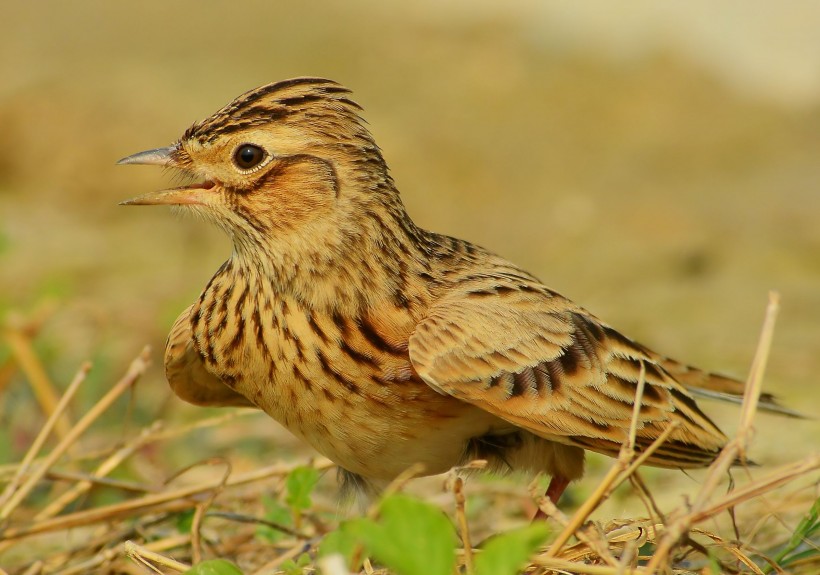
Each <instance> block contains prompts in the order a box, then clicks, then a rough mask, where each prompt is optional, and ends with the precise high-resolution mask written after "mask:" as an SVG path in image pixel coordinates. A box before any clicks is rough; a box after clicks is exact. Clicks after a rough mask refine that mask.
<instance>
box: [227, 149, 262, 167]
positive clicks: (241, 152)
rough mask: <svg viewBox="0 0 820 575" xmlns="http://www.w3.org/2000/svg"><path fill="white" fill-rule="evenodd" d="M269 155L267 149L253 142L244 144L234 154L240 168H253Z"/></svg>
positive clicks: (234, 159) (235, 161)
mask: <svg viewBox="0 0 820 575" xmlns="http://www.w3.org/2000/svg"><path fill="white" fill-rule="evenodd" d="M266 157H267V153H266V152H265V150H263V149H262V148H260V147H259V146H254V145H253V144H242V145H241V146H239V147H238V148H237V149H236V152H234V154H233V161H234V163H235V164H236V167H237V168H239V169H240V170H252V169H253V168H255V167H257V166H258V165H259V164H261V163H262V161H263V160H264V159H265V158H266Z"/></svg>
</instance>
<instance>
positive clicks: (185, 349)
mask: <svg viewBox="0 0 820 575" xmlns="http://www.w3.org/2000/svg"><path fill="white" fill-rule="evenodd" d="M192 307H193V306H189V307H188V309H186V310H185V311H184V312H182V314H180V316H179V317H178V318H177V320H176V322H175V323H174V327H172V328H171V333H170V334H169V335H168V342H167V343H166V345H165V377H166V378H168V383H169V384H170V385H171V389H173V390H174V393H175V394H176V395H177V396H179V398H180V399H184V400H185V401H187V402H188V403H193V404H194V405H209V406H218V407H226V406H236V407H252V406H253V404H252V403H251V402H250V401H248V400H247V399H246V398H245V396H243V395H240V394H238V393H237V392H235V391H234V390H232V389H231V388H229V387H228V386H226V385H225V384H224V383H222V380H221V379H219V378H218V377H217V376H215V375H213V374H212V373H210V372H208V371H207V370H206V369H205V365H204V364H203V363H202V358H201V357H200V355H199V353H197V351H196V349H195V348H194V342H193V339H192V337H191V320H190V315H191V308H192Z"/></svg>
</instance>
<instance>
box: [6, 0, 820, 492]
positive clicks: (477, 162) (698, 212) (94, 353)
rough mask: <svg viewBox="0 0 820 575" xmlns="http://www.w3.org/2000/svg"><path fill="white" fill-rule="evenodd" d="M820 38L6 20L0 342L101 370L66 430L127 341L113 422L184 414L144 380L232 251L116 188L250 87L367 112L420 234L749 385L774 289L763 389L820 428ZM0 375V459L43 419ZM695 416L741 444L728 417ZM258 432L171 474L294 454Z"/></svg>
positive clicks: (801, 30)
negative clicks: (344, 94)
mask: <svg viewBox="0 0 820 575" xmlns="http://www.w3.org/2000/svg"><path fill="white" fill-rule="evenodd" d="M819 26H820V8H818V5H817V4H816V3H814V2H798V1H795V2H789V3H786V4H783V3H776V4H775V3H769V2H765V1H763V0H754V1H748V0H747V1H744V2H740V1H732V2H723V3H720V5H715V4H714V3H712V2H707V1H695V2H687V3H685V4H684V3H675V4H665V3H664V4H658V3H655V2H652V1H651V0H640V1H635V2H631V3H630V4H629V7H628V8H625V7H624V6H618V7H617V9H616V7H615V6H614V5H613V4H611V3H609V2H605V1H596V2H585V3H569V2H536V1H535V0H532V1H523V0H522V1H512V2H504V3H500V2H490V1H475V0H473V1H466V0H462V1H456V2H448V3H447V4H446V5H443V3H439V2H434V1H432V0H423V1H416V2H413V3H401V4H399V3H389V4H388V3H384V2H377V1H376V0H353V1H347V2H321V3H319V2H311V3H298V2H288V3H285V2H270V1H259V0H248V1H245V2H242V3H228V2H193V1H185V2H182V1H180V2H166V1H157V0H146V1H142V2H139V3H136V4H129V5H126V4H124V3H114V2H104V1H101V0H100V1H92V0H88V1H83V2H73V3H64V2H57V1H55V0H51V1H42V2H36V3H35V2H7V3H5V5H4V7H3V18H2V20H1V21H0V78H2V82H0V214H1V215H2V218H0V321H2V325H5V326H7V327H14V326H19V325H21V324H22V323H25V322H26V321H31V320H32V319H36V318H40V317H42V318H45V321H44V323H43V324H42V326H41V328H40V329H39V332H38V334H37V336H36V338H35V339H34V342H35V349H36V351H37V353H38V355H39V357H40V358H41V360H42V361H43V364H44V366H45V369H46V372H47V375H48V376H49V377H50V378H51V379H52V380H53V381H54V382H55V386H56V387H57V388H59V389H62V388H64V387H65V385H66V384H67V382H68V381H69V380H70V378H71V376H72V375H73V373H74V372H75V370H76V369H77V367H78V365H79V364H80V362H81V361H82V360H84V359H91V360H93V361H94V365H95V367H94V371H93V372H92V374H91V378H90V380H89V385H87V386H85V387H84V389H83V391H82V392H81V394H80V398H79V401H78V404H77V405H75V406H73V408H72V410H73V414H74V415H75V417H76V415H81V414H82V413H83V410H84V409H87V407H88V406H90V405H91V404H92V403H93V402H94V401H96V399H97V398H98V397H99V396H100V395H101V394H102V393H103V392H104V391H105V390H106V389H107V388H108V387H110V386H111V385H112V383H113V382H114V381H115V380H116V378H117V377H119V375H120V374H121V373H122V372H123V371H124V369H125V367H126V366H127V363H128V361H130V359H131V358H133V357H134V356H135V355H136V354H137V353H138V352H139V350H140V349H141V348H142V346H143V345H145V344H150V345H151V346H153V348H154V352H153V356H154V358H155V365H154V368H153V370H152V371H151V372H150V374H149V375H148V376H147V377H146V378H144V380H143V381H142V382H141V385H140V386H139V388H138V389H137V392H136V395H135V397H134V398H133V400H132V402H131V404H130V407H129V408H128V411H127V414H128V416H127V417H128V419H129V420H130V421H134V422H135V423H136V424H138V425H142V424H144V423H146V422H148V421H151V420H153V419H156V418H164V419H170V420H180V419H181V420H185V419H190V418H198V417H202V416H203V414H205V413H206V412H207V410H203V409H200V408H194V407H191V406H187V405H185V404H183V403H182V402H180V401H178V400H176V399H174V398H172V397H171V394H170V391H169V390H168V388H167V385H166V383H165V381H164V378H163V375H162V372H161V369H160V368H159V367H158V366H161V356H162V349H163V346H164V341H165V337H166V334H167V333H168V330H169V328H170V326H171V324H172V323H173V321H174V319H175V318H176V316H177V314H178V313H179V312H180V311H182V310H183V309H184V308H185V307H186V306H187V305H188V304H189V303H191V302H192V301H193V300H194V299H195V298H196V297H197V295H198V294H199V292H200V290H201V289H202V288H203V287H204V285H205V283H206V282H207V280H208V279H209V278H210V276H211V275H212V274H213V273H214V272H215V270H216V269H217V267H218V266H219V264H220V263H221V262H222V261H224V260H225V259H226V258H227V257H228V255H229V254H230V249H231V248H230V245H229V242H228V241H227V239H226V238H225V237H223V236H222V235H221V234H220V233H219V232H218V231H217V230H215V229H212V228H210V227H209V226H208V225H206V224H204V223H203V222H199V221H196V220H193V219H185V218H179V217H176V216H174V215H172V214H171V213H170V212H169V211H168V210H165V209H162V208H155V209H151V208H125V207H120V206H118V205H117V203H118V202H119V201H121V200H123V199H126V198H129V197H131V196H134V195H137V194H140V193H143V192H147V191H150V190H154V189H158V188H160V187H162V186H165V185H166V184H167V182H168V181H169V175H168V174H163V173H162V171H161V170H156V169H151V168H140V167H130V166H128V167H118V166H115V165H114V164H115V162H116V160H117V159H119V158H121V157H123V156H126V155H128V154H131V153H133V152H136V151H140V150H144V149H147V148H153V147H158V146H163V145H167V144H169V143H171V142H173V141H174V140H175V139H176V138H177V137H178V136H179V135H180V134H181V133H182V132H183V130H184V129H185V128H186V127H187V126H189V125H190V124H191V123H192V122H194V121H196V120H199V119H201V118H203V117H206V116H208V115H209V114H211V113H212V112H214V111H216V110H217V109H218V108H219V107H221V106H222V105H224V104H225V103H227V102H228V101H230V100H231V99H232V98H234V97H235V96H237V95H239V94H240V93H242V92H244V91H246V90H248V89H250V88H253V87H255V86H258V85H261V84H265V83H268V82H271V81H275V80H280V79H285V78H288V77H293V76H301V75H316V76H326V77H329V78H332V79H335V80H337V81H339V82H341V83H343V84H345V85H346V86H348V87H349V88H351V89H353V91H354V96H355V99H356V100H357V101H358V102H359V103H360V104H361V105H362V106H364V108H365V117H366V118H367V120H368V121H369V123H370V126H371V128H372V131H373V133H374V134H375V137H376V139H377V141H378V142H379V143H380V145H381V147H382V149H383V150H384V153H385V156H386V158H387V160H388V162H389V163H390V165H391V167H392V171H393V175H394V177H395V179H396V182H397V184H398V186H399V189H400V190H401V191H402V195H403V198H404V200H405V202H406V204H407V206H408V209H409V212H410V214H411V215H412V216H413V217H414V219H415V220H416V221H417V222H418V223H419V224H421V225H423V226H424V227H427V228H430V229H433V230H436V231H440V232H445V233H448V234H451V235H455V236H459V237H463V238H467V239H470V240H472V241H475V242H477V243H479V244H482V245H484V246H487V247H489V248H491V249H492V250H494V251H496V252H498V253H501V254H502V255H504V256H507V257H508V258H510V259H512V260H514V261H516V262H517V263H519V264H521V265H522V266H524V267H525V268H526V269H528V270H530V271H531V272H533V273H535V274H536V275H538V276H540V277H541V278H542V279H543V280H544V281H545V283H547V284H548V285H549V286H551V287H553V288H554V289H556V290H558V291H560V292H561V293H563V294H565V295H567V296H569V297H571V298H572V299H574V300H575V301H577V302H579V303H581V304H583V305H584V306H585V307H587V308H588V309H589V310H591V311H592V312H593V313H595V314H597V315H598V316H599V317H601V318H603V319H604V320H606V321H608V322H609V323H611V324H613V325H615V326H616V327H618V328H619V329H621V330H622V331H623V332H624V333H626V334H627V335H630V336H631V337H633V338H635V339H637V340H638V341H641V342H643V343H645V344H647V345H650V346H652V347H653V348H655V349H657V350H658V351H660V352H663V353H665V354H668V355H670V356H672V357H676V358H679V359H681V360H685V361H688V362H691V363H694V364H697V365H701V366H704V367H707V368H710V369H713V370H718V371H722V372H725V373H729V374H734V375H737V376H740V377H743V376H745V374H746V372H747V370H748V367H749V365H750V362H751V358H752V355H753V352H754V348H755V345H756V341H757V337H758V332H759V327H760V325H761V321H762V318H763V313H764V308H765V305H766V299H767V292H768V291H769V290H772V289H776V290H778V291H779V292H780V293H781V294H782V312H781V315H780V317H779V320H778V326H777V331H776V335H775V342H774V346H773V349H772V356H771V360H770V367H769V370H768V377H767V382H766V388H767V389H769V390H771V391H773V392H775V393H777V394H778V395H780V396H781V397H782V398H783V400H784V401H785V402H786V403H787V404H789V405H791V406H794V407H797V408H799V409H801V410H803V411H805V412H808V413H812V414H814V415H820V408H819V407H818V404H820V401H818V399H819V398H820V386H819V385H818V374H819V373H820V353H818V349H819V345H818V344H820V161H818V159H819V158H820V34H817V30H818V27H819ZM0 365H1V366H4V367H3V369H2V370H0V386H1V387H2V388H3V389H2V400H1V401H2V403H1V404H0V405H1V407H0V462H3V461H5V462H8V461H16V460H18V459H19V458H20V456H21V454H22V453H23V452H24V450H25V449H26V448H27V446H28V445H29V444H30V442H31V439H32V437H33V436H34V434H36V432H37V431H38V430H39V428H40V426H41V425H42V422H43V419H44V416H43V415H42V410H41V409H40V408H39V407H38V404H37V402H36V401H35V400H34V397H33V394H32V391H31V389H30V388H29V387H28V386H27V385H26V384H25V377H24V376H23V375H22V374H21V373H20V372H19V370H17V369H15V368H14V357H13V354H12V350H11V348H10V347H9V346H8V345H7V343H5V342H4V343H0ZM711 408H712V406H710V409H711ZM123 413H126V408H125V407H123V408H122V410H121V411H120V412H119V415H118V416H114V415H112V416H109V420H108V423H110V424H112V425H114V424H116V425H120V426H121V424H122V420H123V415H122V414H123ZM713 413H717V415H716V417H718V419H719V421H720V423H721V425H722V426H723V427H725V428H726V429H727V430H731V429H732V426H733V423H734V421H735V420H736V419H737V412H736V410H734V409H733V408H720V407H715V409H713ZM253 421H254V422H255V423H254V425H255V426H256V427H255V428H254V429H255V430H256V434H255V435H254V434H253V433H251V434H245V433H244V432H243V434H242V435H240V434H239V433H238V431H237V429H238V428H236V427H226V428H224V429H222V430H220V432H219V433H218V434H216V433H212V434H211V435H209V436H208V437H207V438H206V439H207V441H201V442H197V443H196V444H193V443H188V444H185V445H184V446H180V447H178V448H177V451H175V452H173V453H172V457H174V458H175V459H174V465H175V466H183V465H187V464H188V463H190V462H192V461H193V460H195V459H196V458H197V457H206V456H208V455H209V454H212V453H230V454H233V456H234V457H237V458H238V457H240V454H241V453H251V454H253V456H254V457H256V458H257V459H259V458H275V457H280V456H282V455H281V454H282V453H289V451H288V450H293V451H294V452H298V450H299V447H298V446H297V445H296V444H295V440H292V439H290V438H289V436H288V435H287V434H285V433H283V432H281V431H279V430H276V431H274V429H275V426H274V424H273V423H272V422H270V421H269V420H267V419H265V418H263V417H258V418H255V419H254V420H253ZM105 425H106V421H105V419H104V420H103V421H102V422H101V423H100V424H99V425H98V426H97V428H95V429H96V430H97V431H98V432H102V434H103V435H105V427H104V426H105ZM100 426H102V427H100ZM758 430H759V433H758V435H757V444H756V448H755V451H754V452H753V456H754V457H755V458H756V459H757V460H759V461H761V462H764V463H767V464H769V463H772V464H774V463H782V462H785V461H789V460H791V459H794V458H796V457H799V456H801V455H805V454H806V453H810V452H812V451H816V449H817V446H818V440H817V438H818V437H820V426H818V423H817V422H814V421H807V422H792V421H788V422H786V423H785V424H784V421H783V420H781V419H776V418H772V417H767V416H761V417H760V418H759V419H758ZM115 433H118V432H115ZM203 433H204V432H203ZM209 433H211V432H209ZM240 437H242V438H244V439H243V441H238V439H239V438H240ZM271 438H273V439H271ZM203 446H204V447H203ZM200 449H201V451H200ZM243 450H245V451H243ZM302 453H306V452H304V451H303V452H302ZM158 457H159V456H158ZM596 461H597V460H595V459H594V458H593V470H594V469H595V467H596V465H599V466H600V465H607V464H604V463H596ZM138 472H144V473H148V472H147V471H144V470H142V471H139V470H138ZM653 473H654V472H653ZM657 476H658V477H660V479H658V481H665V482H667V483H668V484H673V483H679V484H682V485H686V486H688V488H692V489H694V488H696V487H697V484H696V483H695V482H693V481H691V479H689V478H687V477H684V476H683V475H682V474H676V473H671V472H658V475H657ZM579 489H583V488H582V487H579Z"/></svg>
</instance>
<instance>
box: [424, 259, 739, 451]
mask: <svg viewBox="0 0 820 575" xmlns="http://www.w3.org/2000/svg"><path fill="white" fill-rule="evenodd" d="M409 353H410V360H411V362H412V364H413V367H414V369H415V370H416V372H417V373H418V374H419V375H420V376H421V378H422V379H423V380H424V381H425V382H426V383H427V384H428V385H430V386H431V387H433V388H435V389H437V390H439V391H441V392H443V393H446V394H449V395H452V396H453V397H456V398H458V399H460V400H463V401H466V402H469V403H472V404H474V405H476V406H478V407H480V408H482V409H484V410H486V411H489V412H490V413H493V414H494V415H497V416H498V417H501V418H503V419H505V420H507V421H510V422H511V423H514V424H515V425H517V426H519V427H522V428H524V429H526V430H528V431H530V432H532V433H534V434H536V435H540V436H542V437H545V438H547V439H552V440H555V441H562V442H565V443H569V444H571V445H578V446H580V447H583V448H586V449H590V450H593V451H598V452H602V453H606V454H609V455H614V454H617V453H618V451H619V449H620V447H621V444H622V443H624V442H625V441H626V440H627V437H628V433H629V426H630V421H631V418H632V411H633V405H634V400H635V393H636V390H637V383H638V379H639V377H640V372H641V365H643V367H644V370H645V388H644V394H643V401H642V402H641V408H640V412H639V418H638V428H637V436H636V444H637V447H638V449H640V448H645V447H647V446H648V445H649V444H650V443H651V442H652V441H653V440H654V439H655V438H657V437H658V436H659V435H660V433H662V432H663V430H664V429H665V428H666V427H668V426H669V425H670V423H671V422H673V421H676V422H678V424H679V427H678V428H677V429H676V430H675V431H674V432H672V434H671V436H670V438H669V439H668V440H667V442H666V443H665V444H664V446H662V447H661V448H660V449H659V450H658V451H656V453H655V455H654V456H653V457H652V458H650V460H648V462H649V463H652V464H654V465H659V466H665V467H698V466H703V465H706V464H708V463H709V462H710V461H712V460H713V459H714V457H715V456H716V454H717V452H718V451H719V450H720V448H721V447H722V446H723V445H724V443H725V442H726V437H725V436H724V435H723V434H722V433H721V431H720V430H719V429H718V428H717V427H716V426H715V425H714V424H713V423H712V422H711V421H710V420H709V418H708V417H707V416H706V415H704V414H703V413H702V412H701V411H700V409H699V408H698V406H697V405H696V404H695V402H694V400H693V399H692V397H691V396H690V395H689V393H688V392H687V391H686V389H685V388H684V387H683V386H681V385H680V384H679V383H678V382H676V381H675V379H674V378H673V377H672V376H671V375H670V374H669V373H668V372H667V371H666V370H664V369H663V367H661V366H660V365H659V364H658V363H656V362H655V361H654V360H653V358H652V356H651V352H649V350H646V349H645V348H643V347H642V346H640V345H639V344H636V343H634V342H632V341H631V340H629V339H628V338H626V337H624V336H623V335H621V334H620V333H618V332H617V331H615V330H613V329H612V328H610V327H608V326H606V325H605V324H603V323H601V322H600V321H598V320H597V319H596V318H595V317H593V316H591V315H590V314H588V313H586V312H585V311H584V310H583V309H582V308H579V307H578V306H575V305H574V304H572V302H570V301H569V300H567V299H565V298H563V297H562V296H560V295H558V294H556V293H554V292H552V291H550V290H549V289H547V288H546V287H544V286H542V285H540V284H537V283H535V282H532V281H530V280H528V279H524V278H515V277H511V276H508V275H503V274H502V275H499V276H498V277H490V276H483V277H482V281H481V282H478V285H476V282H473V283H471V284H469V285H465V286H462V287H460V288H456V289H455V290H453V291H451V292H450V293H449V294H448V295H446V296H444V297H442V298H441V299H440V300H438V301H437V302H436V303H434V304H433V306H432V307H431V308H430V310H429V313H428V315H427V316H426V317H425V318H424V319H423V320H422V321H421V322H420V323H419V325H418V326H417V328H416V330H415V331H414V333H413V334H412V336H411V337H410V341H409Z"/></svg>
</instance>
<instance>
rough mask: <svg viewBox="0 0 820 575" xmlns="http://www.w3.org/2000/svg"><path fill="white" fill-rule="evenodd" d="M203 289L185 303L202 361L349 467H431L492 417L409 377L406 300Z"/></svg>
mask: <svg viewBox="0 0 820 575" xmlns="http://www.w3.org/2000/svg"><path fill="white" fill-rule="evenodd" d="M213 283H214V282H212V284H213ZM209 289H210V290H213V291H214V293H212V294H211V295H210V296H208V294H207V292H206V293H205V294H203V297H202V299H201V300H200V303H199V304H198V306H195V309H194V310H193V313H192V330H193V335H194V340H195V342H196V346H197V349H198V350H199V352H200V354H201V355H202V357H203V360H204V362H205V365H206V366H207V368H208V369H209V370H210V371H212V373H214V374H215V375H218V376H219V377H220V378H222V380H223V381H224V382H225V383H226V384H227V385H228V386H229V387H231V388H233V389H234V390H235V391H237V392H238V393H240V394H242V395H244V396H245V397H247V398H248V399H249V400H250V401H251V402H252V403H254V404H255V405H257V406H258V407H260V408H261V409H263V410H264V411H265V412H267V413H268V414H269V415H270V416H271V417H273V418H274V419H276V420H277V421H279V422H280V423H281V424H282V425H284V426H285V427H286V428H287V429H289V430H290V431H291V432H293V433H294V434H295V435H297V436H299V437H300V438H302V439H304V440H305V441H306V442H307V443H309V444H310V445H312V446H313V447H314V448H315V449H317V451H319V452H321V453H323V454H324V455H326V456H327V457H329V458H330V459H332V460H334V461H335V462H336V463H338V464H339V465H341V466H342V467H344V468H345V469H347V470H349V471H352V472H354V473H358V474H360V475H363V476H365V477H369V478H383V479H390V478H392V477H394V476H395V475H397V474H398V473H400V472H402V471H403V470H405V469H406V468H407V467H409V466H410V465H412V464H414V463H422V464H423V465H424V466H425V469H426V470H427V472H428V473H439V472H442V471H445V470H447V469H449V468H450V467H452V466H453V465H456V464H458V463H459V461H460V459H461V457H462V456H463V453H464V449H465V446H466V444H467V442H468V441H469V439H470V438H471V437H475V436H478V435H483V434H485V433H487V431H488V430H490V429H491V428H493V426H494V425H496V424H497V420H496V418H494V417H493V416H490V415H489V414H487V413H486V412H483V411H481V410H479V409H477V408H475V407H473V406H471V405H468V404H466V403H463V402H460V401H458V400H456V399H454V398H452V397H449V396H445V395H441V394H439V393H438V392H436V391H434V390H433V389H432V388H430V387H429V386H428V385H426V384H425V383H424V382H423V381H422V380H421V379H420V378H419V377H418V375H417V374H416V373H415V371H414V370H413V368H412V366H411V363H410V360H409V356H408V351H407V340H408V338H409V335H410V333H412V330H413V328H414V326H415V321H414V319H413V317H412V316H411V314H410V313H409V312H408V311H407V310H403V309H401V308H391V309H389V310H385V311H383V312H381V313H376V312H371V313H368V314H359V315H351V316H344V315H340V314H334V313H323V312H317V311H314V310H310V309H308V308H306V307H305V306H303V305H300V304H299V302H297V300H296V299H294V298H290V297H286V296H276V297H274V296H272V295H270V294H266V293H265V292H263V291H261V290H251V289H247V290H246V289H239V290H237V288H236V286H234V287H233V288H232V289H227V290H226V289H225V288H224V287H222V286H220V284H219V283H217V284H216V286H214V285H212V286H210V287H209ZM214 302H216V303H214Z"/></svg>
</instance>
